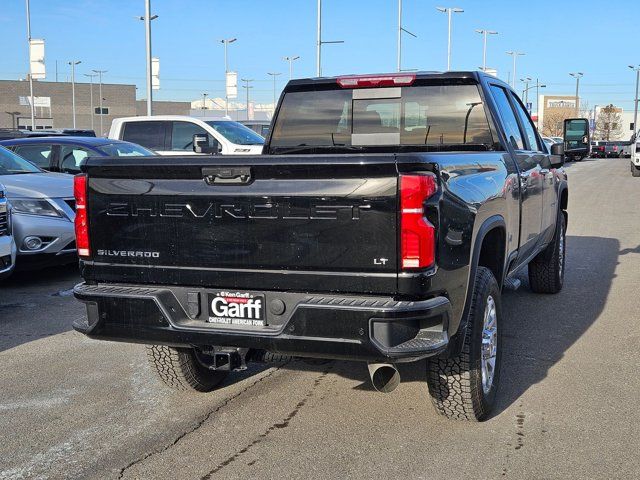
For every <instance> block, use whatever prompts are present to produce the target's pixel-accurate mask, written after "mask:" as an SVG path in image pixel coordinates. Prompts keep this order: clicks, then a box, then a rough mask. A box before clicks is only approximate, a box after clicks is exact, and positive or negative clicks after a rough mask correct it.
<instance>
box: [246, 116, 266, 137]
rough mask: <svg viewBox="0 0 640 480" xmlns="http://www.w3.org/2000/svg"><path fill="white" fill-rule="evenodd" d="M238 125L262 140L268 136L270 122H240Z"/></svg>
mask: <svg viewBox="0 0 640 480" xmlns="http://www.w3.org/2000/svg"><path fill="white" fill-rule="evenodd" d="M240 123H241V124H243V125H244V126H245V127H249V128H250V129H251V130H253V131H254V132H256V133H257V134H258V135H260V136H262V137H264V138H267V135H269V128H270V127H271V121H270V120H240Z"/></svg>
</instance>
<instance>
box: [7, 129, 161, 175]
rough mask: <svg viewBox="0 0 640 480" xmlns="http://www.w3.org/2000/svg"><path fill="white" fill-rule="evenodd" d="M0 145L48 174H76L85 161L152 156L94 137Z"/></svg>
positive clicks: (133, 146) (141, 149)
mask: <svg viewBox="0 0 640 480" xmlns="http://www.w3.org/2000/svg"><path fill="white" fill-rule="evenodd" d="M0 145H2V146H4V147H7V148H8V149H9V150H11V151H13V152H15V153H17V154H18V155H20V156H21V157H22V158H26V159H27V160H29V161H30V162H31V163H33V164H34V165H37V166H38V167H40V168H42V169H43V170H47V171H50V172H62V173H71V174H76V173H78V172H79V171H80V162H81V161H82V160H84V159H85V158H86V157H89V156H91V155H97V156H100V157H131V156H142V157H146V156H152V155H155V153H154V152H152V151H151V150H148V149H146V148H144V147H141V146H140V145H136V144H135V143H130V142H122V141H119V140H109V139H107V138H96V137H66V136H65V137H37V138H17V139H15V140H4V141H0Z"/></svg>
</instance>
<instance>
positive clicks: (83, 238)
mask: <svg viewBox="0 0 640 480" xmlns="http://www.w3.org/2000/svg"><path fill="white" fill-rule="evenodd" d="M73 196H74V197H75V199H76V220H75V227H76V246H77V248H78V255H79V256H80V257H88V256H89V255H90V254H91V251H90V250H89V219H88V217H87V176H86V175H84V174H79V175H76V176H75V177H73Z"/></svg>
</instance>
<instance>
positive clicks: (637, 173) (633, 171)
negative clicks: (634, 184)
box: [631, 163, 640, 177]
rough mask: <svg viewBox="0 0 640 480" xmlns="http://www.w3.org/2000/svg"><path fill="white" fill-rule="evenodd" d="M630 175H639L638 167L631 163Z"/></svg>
mask: <svg viewBox="0 0 640 480" xmlns="http://www.w3.org/2000/svg"><path fill="white" fill-rule="evenodd" d="M631 176H632V177H640V168H638V167H636V166H635V165H634V164H633V163H632V164H631Z"/></svg>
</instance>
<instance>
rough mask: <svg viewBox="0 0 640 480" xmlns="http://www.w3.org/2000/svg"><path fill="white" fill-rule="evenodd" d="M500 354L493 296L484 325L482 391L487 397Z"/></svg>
mask: <svg viewBox="0 0 640 480" xmlns="http://www.w3.org/2000/svg"><path fill="white" fill-rule="evenodd" d="M497 352H498V319H497V312H496V302H495V300H494V299H493V297H492V296H491V295H489V296H488V297H487V304H486V305H485V308H484V321H483V325H482V359H481V366H482V390H483V392H484V394H485V395H487V394H488V393H489V390H491V385H493V376H494V375H495V371H496V354H497Z"/></svg>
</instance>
